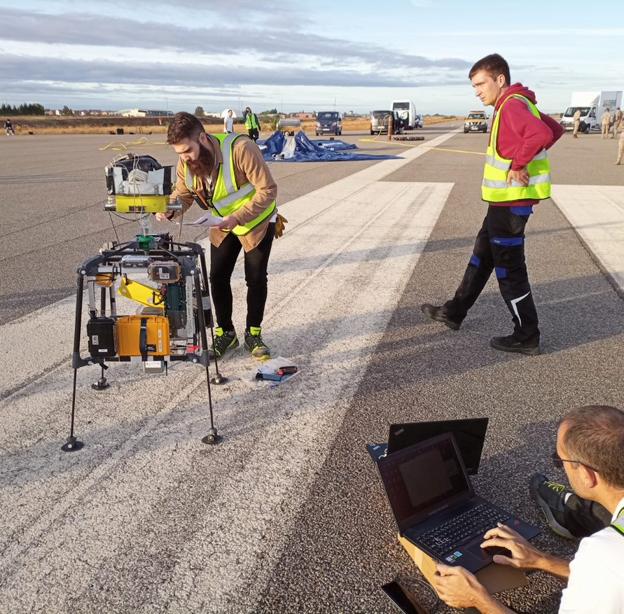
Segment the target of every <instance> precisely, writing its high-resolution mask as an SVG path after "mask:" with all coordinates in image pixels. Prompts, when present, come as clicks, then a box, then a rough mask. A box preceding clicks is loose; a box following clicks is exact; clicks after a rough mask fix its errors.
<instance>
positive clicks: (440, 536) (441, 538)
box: [378, 433, 539, 573]
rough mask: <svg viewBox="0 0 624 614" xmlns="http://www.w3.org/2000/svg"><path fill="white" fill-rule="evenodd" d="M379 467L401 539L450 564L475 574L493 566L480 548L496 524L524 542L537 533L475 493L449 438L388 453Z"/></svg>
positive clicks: (440, 437) (534, 529) (457, 451)
mask: <svg viewBox="0 0 624 614" xmlns="http://www.w3.org/2000/svg"><path fill="white" fill-rule="evenodd" d="M378 467H379V472H380V474H381V479H382V480H383V484H384V487H385V489H386V493H387V495H388V500H389V501H390V507H391V508H392V511H393V513H394V517H395V519H396V521H397V524H398V526H399V532H400V535H401V536H402V537H405V538H406V539H407V540H409V541H410V542H412V543H413V544H414V545H415V546H416V547H417V548H420V549H421V550H422V551H424V552H425V553H426V554H428V555H429V556H431V557H433V558H434V559H436V560H438V561H441V562H443V563H445V564H446V565H459V566H461V567H464V568H466V569H468V570H469V571H471V572H473V573H475V572H477V571H478V570H479V569H482V568H483V567H485V566H486V565H489V564H490V563H491V562H492V554H493V553H488V552H486V551H485V550H483V549H482V548H481V547H480V544H481V543H482V541H483V535H484V534H485V532H486V531H487V530H488V529H491V528H493V527H495V526H496V523H497V522H502V523H504V524H506V525H508V526H510V527H511V528H513V529H514V530H515V531H517V532H518V533H520V535H522V536H523V537H525V538H526V539H532V538H533V537H535V536H536V535H537V534H538V533H539V530H538V529H537V528H535V527H533V526H531V525H529V524H527V523H525V522H523V521H522V520H520V519H518V518H516V517H514V516H513V515H512V514H510V513H509V512H506V511H505V510H503V509H501V508H499V507H498V506H496V505H494V504H492V503H489V502H488V501H486V500H485V499H482V498H481V497H479V496H477V495H476V494H475V492H474V489H473V488H472V484H471V483H470V479H469V477H468V474H467V473H466V468H465V467H464V464H463V462H462V460H461V457H460V455H459V450H458V448H457V444H456V443H455V439H454V437H453V435H451V434H449V433H446V434H444V435H439V436H438V437H433V438H432V439H427V440H425V441H422V442H420V443H417V444H414V445H412V446H410V447H409V448H405V449H403V450H399V451H398V452H393V453H392V454H388V455H387V456H386V457H384V458H381V459H380V460H379V464H378Z"/></svg>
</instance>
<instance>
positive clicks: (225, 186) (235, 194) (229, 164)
mask: <svg viewBox="0 0 624 614" xmlns="http://www.w3.org/2000/svg"><path fill="white" fill-rule="evenodd" d="M211 136H214V137H215V138H216V139H217V140H218V141H219V145H220V148H221V156H222V158H223V163H222V164H220V165H219V174H218V176H217V182H216V184H215V188H214V192H213V195H212V205H213V206H214V209H215V212H216V213H217V215H220V216H221V217H227V216H228V215H232V213H235V212H236V211H238V210H239V209H242V208H243V207H244V206H245V205H246V204H247V203H248V202H250V201H251V200H252V199H253V197H254V196H255V194H256V189H255V188H254V187H253V186H252V185H251V183H246V184H244V185H242V186H240V188H239V187H238V186H237V185H236V176H235V174H234V155H233V146H234V141H235V140H236V139H238V138H240V137H242V138H247V137H246V136H243V135H241V134H235V133H230V134H213V135H211ZM184 183H185V184H186V187H187V188H188V190H189V191H190V192H192V193H193V194H197V190H198V188H199V180H198V178H197V177H196V176H195V175H193V173H192V172H191V169H190V168H189V167H188V165H187V164H186V162H185V163H184ZM202 208H205V207H202ZM276 208H277V204H276V202H275V201H273V202H272V203H271V204H270V205H269V206H268V207H267V208H266V209H265V210H264V211H263V212H262V213H260V215H258V216H257V217H256V218H254V219H253V220H251V222H247V224H245V225H244V226H234V228H233V229H232V232H233V233H234V234H235V235H239V236H241V235H246V234H247V233H248V232H249V231H250V230H252V229H253V228H255V227H256V226H258V225H259V224H261V223H262V222H264V220H266V219H267V218H268V217H270V216H271V215H273V214H274V213H275V210H276Z"/></svg>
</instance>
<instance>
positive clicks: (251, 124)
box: [245, 113, 260, 130]
mask: <svg viewBox="0 0 624 614" xmlns="http://www.w3.org/2000/svg"><path fill="white" fill-rule="evenodd" d="M245 128H247V130H251V129H253V128H256V129H258V130H259V129H260V126H258V122H257V121H256V116H255V115H254V114H253V113H247V116H246V117H245Z"/></svg>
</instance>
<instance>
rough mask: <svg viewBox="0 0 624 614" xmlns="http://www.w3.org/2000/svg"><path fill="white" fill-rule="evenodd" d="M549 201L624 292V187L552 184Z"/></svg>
mask: <svg viewBox="0 0 624 614" xmlns="http://www.w3.org/2000/svg"><path fill="white" fill-rule="evenodd" d="M552 199H553V200H554V201H555V203H556V204H557V206H558V207H559V209H560V210H561V212H562V213H563V215H564V216H565V217H566V218H567V220H568V222H570V224H571V225H572V226H573V227H574V229H575V230H576V231H577V232H578V234H579V235H580V237H581V239H582V240H583V242H584V243H585V245H587V247H588V249H589V250H590V251H591V252H592V253H593V255H594V256H595V258H596V259H597V260H598V262H599V263H600V265H601V266H602V267H603V269H604V270H605V271H606V273H607V274H608V275H609V276H610V277H611V279H612V280H613V281H614V283H615V284H616V285H617V286H618V287H619V289H620V290H622V291H624V187H621V186H598V185H555V186H553V194H552Z"/></svg>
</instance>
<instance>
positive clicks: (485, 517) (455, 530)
mask: <svg viewBox="0 0 624 614" xmlns="http://www.w3.org/2000/svg"><path fill="white" fill-rule="evenodd" d="M508 518H509V514H506V513H505V512H503V511H502V510H499V509H496V508H494V507H491V506H489V505H488V504H487V503H479V504H477V505H476V506H475V507H473V508H470V509H469V510H466V511H465V512H462V513H461V514H459V515H457V516H453V518H451V519H450V520H448V521H447V522H445V523H444V524H441V525H439V526H437V527H435V528H433V529H431V530H430V531H427V532H426V533H424V534H423V535H419V536H418V541H420V542H422V543H423V545H425V546H427V547H428V548H429V549H430V550H433V552H435V553H436V554H439V555H442V554H444V553H445V552H447V551H448V550H450V549H451V548H456V547H457V546H458V545H459V544H461V543H463V542H464V541H466V540H467V539H470V538H472V537H475V536H477V535H483V534H484V533H485V532H486V531H487V530H488V529H492V528H493V527H495V526H496V523H497V522H504V521H505V520H507V519H508Z"/></svg>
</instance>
